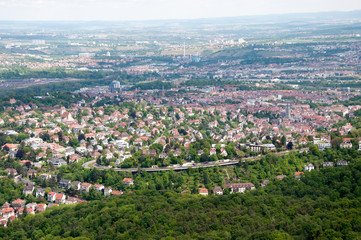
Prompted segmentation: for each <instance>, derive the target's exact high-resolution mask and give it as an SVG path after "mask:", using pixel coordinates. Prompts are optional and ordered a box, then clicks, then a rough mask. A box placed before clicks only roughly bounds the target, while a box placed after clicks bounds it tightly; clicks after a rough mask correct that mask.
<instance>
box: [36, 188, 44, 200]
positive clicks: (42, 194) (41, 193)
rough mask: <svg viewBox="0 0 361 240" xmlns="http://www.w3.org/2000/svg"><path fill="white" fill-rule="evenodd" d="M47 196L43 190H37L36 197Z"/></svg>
mask: <svg viewBox="0 0 361 240" xmlns="http://www.w3.org/2000/svg"><path fill="white" fill-rule="evenodd" d="M44 196H45V190H44V189H43V188H36V191H35V197H37V198H39V197H44Z"/></svg>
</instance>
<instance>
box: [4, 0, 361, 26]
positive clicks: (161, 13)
mask: <svg viewBox="0 0 361 240" xmlns="http://www.w3.org/2000/svg"><path fill="white" fill-rule="evenodd" d="M246 3H247V4H246ZM358 10H361V2H359V1H356V0H345V1H343V2H342V3H341V2H339V1H335V0H332V1H326V0H318V1H311V0H306V1H302V3H301V2H298V1H285V0H271V1H265V0H257V1H253V2H252V3H249V2H246V1H244V0H241V1H234V0H225V1H223V2H222V4H219V3H218V1H216V0H210V1H205V0H198V1H191V0H185V1H179V0H172V1H165V0H150V1H145V0H122V1H115V0H105V1H102V2H97V1H95V0H75V1H71V0H64V1H62V2H61V3H59V2H56V1H54V0H36V1H32V0H20V1H14V0H10V1H5V0H0V15H1V16H0V21H22V22H33V21H42V22H43V21H54V22H57V21H71V22H73V21H81V22H89V21H103V22H115V21H118V22H119V21H163V20H195V19H209V18H227V17H250V16H268V15H284V14H312V13H328V12H352V11H358Z"/></svg>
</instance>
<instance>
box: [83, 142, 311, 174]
mask: <svg viewBox="0 0 361 240" xmlns="http://www.w3.org/2000/svg"><path fill="white" fill-rule="evenodd" d="M296 151H297V152H303V151H308V148H302V149H299V150H293V151H282V152H277V153H274V154H276V155H284V154H287V153H290V152H296ZM262 157H264V156H261V155H258V156H255V157H248V158H242V159H232V160H231V159H225V160H218V161H216V162H204V163H194V164H189V163H187V165H186V164H184V165H183V166H180V165H171V166H168V167H156V168H139V169H138V168H118V167H116V168H113V170H114V171H117V172H138V171H147V172H160V171H169V170H171V169H172V170H173V171H184V170H187V169H188V168H201V167H203V168H209V167H215V166H216V165H217V166H219V167H224V166H232V165H236V164H237V163H239V161H242V162H246V161H247V162H252V161H256V160H260V159H261V158H262ZM83 167H84V168H88V169H89V168H93V167H95V168H98V169H100V170H106V169H111V168H112V167H110V166H107V167H105V166H98V165H97V164H96V160H92V161H89V162H86V163H84V164H83Z"/></svg>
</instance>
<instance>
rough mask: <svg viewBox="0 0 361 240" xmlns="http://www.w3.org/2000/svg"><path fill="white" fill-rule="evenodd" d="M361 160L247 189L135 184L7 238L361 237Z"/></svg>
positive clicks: (16, 228) (30, 219)
mask: <svg viewBox="0 0 361 240" xmlns="http://www.w3.org/2000/svg"><path fill="white" fill-rule="evenodd" d="M360 185H361V162H359V161H358V162H355V163H352V164H350V165H349V166H345V167H333V168H324V169H320V170H317V171H316V170H315V171H311V172H307V173H305V174H304V175H303V176H302V177H301V179H300V180H296V179H295V178H294V177H291V176H289V177H287V178H285V179H283V180H277V179H275V180H272V181H271V182H270V183H269V184H268V185H267V186H266V187H263V188H262V187H259V188H257V190H253V191H249V192H247V193H245V194H225V195H223V196H214V195H210V196H199V195H190V194H188V193H185V194H179V193H175V192H172V191H166V190H164V191H156V190H135V191H132V192H129V193H127V194H124V195H123V196H113V197H109V198H106V199H103V200H95V201H91V202H87V203H82V204H78V205H67V206H61V207H52V208H51V209H50V210H47V211H45V212H43V213H40V214H36V215H27V216H26V217H25V218H24V219H19V220H15V221H14V222H13V223H11V224H9V226H8V228H0V238H1V239H360V236H361V216H360V214H359V212H360V210H361V187H360Z"/></svg>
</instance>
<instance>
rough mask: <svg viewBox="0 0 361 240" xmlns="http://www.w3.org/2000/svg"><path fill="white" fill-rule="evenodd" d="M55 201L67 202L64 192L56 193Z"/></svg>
mask: <svg viewBox="0 0 361 240" xmlns="http://www.w3.org/2000/svg"><path fill="white" fill-rule="evenodd" d="M55 202H56V203H59V204H64V203H65V194H64V193H57V194H55Z"/></svg>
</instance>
